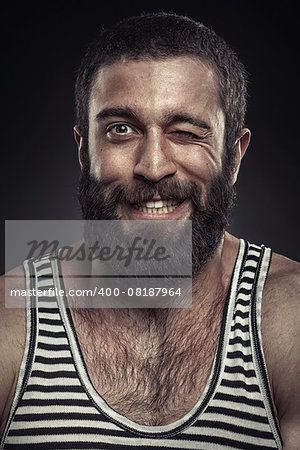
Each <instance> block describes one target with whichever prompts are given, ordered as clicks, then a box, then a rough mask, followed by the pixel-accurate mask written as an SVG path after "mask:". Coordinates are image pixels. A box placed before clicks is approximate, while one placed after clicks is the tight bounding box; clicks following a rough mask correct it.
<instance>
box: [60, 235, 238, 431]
mask: <svg viewBox="0 0 300 450" xmlns="http://www.w3.org/2000/svg"><path fill="white" fill-rule="evenodd" d="M245 250H246V243H245V241H244V240H243V239H241V240H240V246H239V251H238V255H237V257H236V261H235V265H234V269H233V273H232V277H231V282H230V287H229V290H228V294H227V298H226V301H225V305H224V308H223V315H222V320H221V327H220V334H219V338H218V343H217V347H216V350H215V356H214V360H213V364H212V367H211V370H210V375H209V377H208V380H207V382H206V385H205V388H204V390H203V392H202V394H201V395H200V398H199V399H198V401H197V402H196V404H195V405H194V406H193V407H192V409H191V410H190V411H189V412H187V413H186V414H185V415H184V416H183V417H182V418H180V419H178V420H176V421H174V422H172V423H170V424H167V425H159V426H153V425H142V424H138V423H137V422H134V421H133V420H131V419H128V418H127V417H126V416H124V415H122V414H120V413H118V412H117V411H115V410H114V409H113V408H111V407H110V406H109V404H108V403H107V402H106V401H105V400H104V398H103V397H102V396H101V395H100V394H99V393H98V391H97V390H96V389H95V388H94V386H93V384H92V382H91V379H90V377H89V374H88V371H87V367H86V364H85V361H84V358H83V355H82V351H81V348H80V343H79V341H78V337H77V334H76V331H75V326H74V322H73V319H72V315H71V312H70V309H69V307H68V301H67V298H66V296H65V294H64V295H62V296H61V295H58V296H57V298H58V305H59V309H60V313H61V316H62V320H63V323H64V326H65V329H66V333H67V336H68V339H69V343H70V347H71V352H72V355H73V359H74V363H75V367H76V370H77V373H78V376H79V378H80V380H81V383H82V386H83V388H84V390H85V392H86V394H87V395H88V397H89V398H90V400H91V402H92V404H93V405H94V406H95V407H96V409H97V410H98V411H99V412H100V413H102V414H103V415H104V416H106V417H107V418H108V419H109V420H111V421H112V422H113V423H115V424H116V425H118V426H120V427H121V428H123V429H125V430H128V431H131V432H134V433H136V434H138V435H140V436H145V437H169V436H172V435H174V434H176V433H179V432H181V431H183V430H184V429H186V428H188V427H189V426H190V425H192V424H193V423H194V422H195V421H196V420H197V419H198V418H199V417H200V415H201V414H202V413H203V412H204V410H205V409H206V407H207V405H208V403H209V401H210V399H211V398H212V396H213V394H214V391H215V389H216V386H217V385H218V380H219V376H220V373H221V368H222V365H223V362H224V358H225V351H226V346H224V345H223V344H224V342H227V339H228V334H229V331H230V323H231V317H232V314H233V308H234V304H235V299H236V295H237V288H238V283H239V279H240V274H241V273H242V269H243V264H244V260H245V257H244V255H245V253H246V251H245ZM51 265H52V270H53V279H54V285H55V287H57V292H64V293H65V292H66V291H65V285H64V280H63V276H62V270H61V264H60V261H59V259H58V258H54V259H52V260H51Z"/></svg>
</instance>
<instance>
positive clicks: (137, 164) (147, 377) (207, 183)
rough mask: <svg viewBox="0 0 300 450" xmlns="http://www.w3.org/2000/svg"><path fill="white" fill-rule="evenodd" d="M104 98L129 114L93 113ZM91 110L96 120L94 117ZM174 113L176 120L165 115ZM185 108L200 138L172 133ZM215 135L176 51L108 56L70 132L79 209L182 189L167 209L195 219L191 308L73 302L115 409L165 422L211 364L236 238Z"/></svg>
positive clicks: (194, 68)
mask: <svg viewBox="0 0 300 450" xmlns="http://www.w3.org/2000/svg"><path fill="white" fill-rule="evenodd" d="M99 74H100V72H99ZM169 75H170V76H169ZM111 108H112V109H114V108H122V109H123V110H124V108H125V109H126V108H129V111H130V113H134V114H131V117H134V119H130V120H128V118H124V117H122V115H121V116H120V117H118V116H117V117H114V116H113V117H108V118H107V117H106V118H104V115H102V117H101V112H105V111H106V113H107V112H109V111H110V112H112V111H111ZM129 111H128V109H127V112H129ZM115 112H116V111H115ZM115 112H114V113H115ZM119 112H121V111H120V110H119ZM123 112H124V111H123ZM99 113H100V115H99ZM97 114H98V119H100V121H99V120H98V121H97V120H96V121H95V120H94V119H95V117H96V116H97ZM176 115H177V116H181V120H183V122H179V123H172V120H173V122H174V117H175V118H176ZM187 115H188V116H189V117H190V118H196V119H197V120H201V121H203V122H204V123H205V124H206V125H207V126H208V127H209V133H207V135H206V136H205V138H204V139H203V142H201V141H197V140H195V141H194V140H192V139H191V137H190V136H188V137H186V136H185V137H183V136H179V135H178V136H177V135H175V136H176V138H175V137H174V134H172V133H173V131H175V130H177V129H179V130H184V131H185V130H186V129H187V130H188V131H192V132H193V130H194V125H193V124H190V123H189V124H187V123H186V120H185V119H186V118H187V117H186V116H187ZM136 116H137V117H136ZM184 116H185V117H184ZM183 118H184V119H183ZM102 119H103V121H102ZM177 119H178V117H177ZM166 120H169V123H168V122H166ZM164 121H165V122H164ZM170 122H171V124H170ZM116 123H121V124H122V123H124V124H125V125H128V126H130V127H132V131H131V130H130V133H129V135H126V136H125V137H124V136H117V138H115V136H114V138H113V140H112V141H111V140H110V138H111V136H110V135H109V136H107V134H106V130H107V129H108V127H109V129H110V130H111V126H113V125H115V124H116ZM135 127H136V128H137V129H135ZM177 127H178V128H177ZM205 128H207V127H205ZM75 131H76V130H75ZM127 132H128V130H126V133H127ZM110 133H111V132H110ZM224 136H225V120H224V114H223V111H222V109H221V108H220V105H219V97H218V93H217V90H216V85H215V83H214V80H213V79H212V74H211V72H210V71H209V70H208V69H207V68H206V69H205V70H204V66H203V65H201V63H199V61H198V62H196V61H195V60H191V59H189V58H185V57H184V58H170V59H168V60H164V61H161V60H152V61H147V64H145V61H139V62H134V63H133V62H126V64H123V65H120V64H119V63H117V64H115V65H113V66H108V67H106V68H105V70H104V71H103V72H101V75H100V77H99V79H98V80H97V83H96V84H95V85H94V89H93V93H92V97H91V105H90V127H89V142H88V143H87V142H86V141H85V140H84V139H82V138H81V139H80V140H78V141H77V142H78V144H79V155H80V157H81V162H82V177H81V182H80V190H79V198H80V201H81V205H82V209H83V215H84V217H85V218H86V219H98V220H99V219H100V220H101V219H102V220H103V219H104V220H107V219H126V220H132V219H136V217H135V214H137V213H135V210H134V209H133V208H131V209H130V207H129V206H128V205H130V204H142V203H144V202H146V201H149V200H151V199H153V197H154V196H157V195H160V196H161V198H176V199H178V200H181V201H182V202H183V201H186V200H188V202H187V203H186V204H185V206H184V207H183V209H182V210H181V211H183V212H182V213H178V216H175V220H176V218H177V219H186V218H190V217H191V218H192V219H193V262H194V267H193V269H195V270H194V275H195V274H197V276H195V277H194V279H193V308H192V309H188V308H187V309H172V308H171V309H169V310H162V309H158V310H142V309H140V310H139V309H133V310H127V311H126V310H125V311H124V310H103V309H102V310H100V311H99V312H94V313H93V314H94V318H93V319H91V315H86V313H85V312H81V313H80V314H79V313H78V310H75V309H71V313H72V316H73V320H74V323H75V328H76V330H77V331H78V338H79V342H80V345H81V348H82V352H83V355H84V359H85V361H86V364H87V367H88V372H89V374H90V377H91V380H92V382H93V384H94V386H95V389H96V390H97V391H98V392H99V393H100V394H101V395H102V396H103V398H104V400H105V401H106V402H107V403H108V404H109V405H110V406H111V407H112V408H114V409H115V410H116V411H117V412H119V413H120V414H123V415H125V416H126V417H128V418H129V419H131V420H135V421H136V422H138V423H140V424H145V425H147V424H148V425H159V424H160V425H163V424H164V425H165V424H168V423H171V422H173V421H174V420H178V419H180V418H182V417H183V416H184V415H185V414H186V413H187V412H188V411H190V410H191V408H192V407H193V406H194V405H195V403H196V402H197V401H198V399H199V397H200V396H201V394H202V392H203V390H204V388H205V384H206V382H207V379H208V377H209V374H210V370H211V367H212V363H213V358H214V354H215V350H216V347H217V340H218V335H219V332H220V324H221V319H222V311H223V307H224V303H225V299H226V295H227V291H228V287H229V284H230V277H231V273H232V270H233V264H234V261H235V257H236V254H237V250H238V245H237V242H236V241H234V242H232V244H231V245H230V249H231V250H230V251H229V250H228V249H229V247H228V246H227V243H226V242H229V241H230V238H229V237H228V236H227V238H226V242H225V241H224V239H223V237H224V236H223V234H224V228H225V226H226V224H227V220H228V214H229V211H230V209H231V206H232V197H233V194H234V191H233V188H232V185H233V178H234V176H233V171H232V164H231V161H230V159H228V155H227V153H226V155H225V151H224ZM87 144H89V145H87ZM99 149H101V150H102V151H101V152H100V150H99ZM87 150H88V151H89V158H88V159H85V158H84V155H85V154H86V153H87ZM211 155H213V157H211ZM83 163H84V164H83ZM90 168H91V170H89V169H90ZM154 169H155V170H154ZM175 212H176V210H175ZM173 218H174V216H173ZM215 227H216V228H215ZM208 236H210V237H208ZM211 238H212V239H211ZM224 248H226V249H227V251H226V252H224V253H223V250H222V249H224ZM220 273H221V274H222V276H220ZM79 315H81V317H79ZM84 317H86V319H84ZM98 317H99V322H98V321H97V318H98ZM87 320H93V321H94V322H93V323H94V325H92V326H91V325H89V327H91V328H92V329H93V332H92V333H91V332H89V333H85V329H86V325H85V324H86V323H87ZM200 354H201V358H199V355H200ZM183 362H184V363H183Z"/></svg>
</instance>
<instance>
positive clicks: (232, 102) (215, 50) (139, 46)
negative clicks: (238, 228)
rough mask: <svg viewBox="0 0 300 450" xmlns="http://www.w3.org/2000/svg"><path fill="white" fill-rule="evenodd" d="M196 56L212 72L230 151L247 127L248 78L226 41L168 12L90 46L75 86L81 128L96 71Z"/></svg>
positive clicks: (128, 22)
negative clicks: (121, 62) (124, 63)
mask: <svg viewBox="0 0 300 450" xmlns="http://www.w3.org/2000/svg"><path fill="white" fill-rule="evenodd" d="M189 55H190V56H192V57H198V58H200V59H201V60H204V61H207V62H208V63H209V64H210V65H211V67H212V68H213V69H214V71H215V73H216V75H217V80H218V84H219V86H218V87H219V96H220V101H221V105H222V108H223V111H224V114H225V121H226V136H225V139H226V142H225V144H226V147H227V149H228V150H229V152H227V156H228V153H232V152H230V150H231V149H232V148H233V146H234V142H235V140H236V138H237V135H238V133H239V132H240V130H241V129H242V128H243V126H244V119H245V113H246V97H247V87H246V84H247V83H246V76H245V69H244V66H243V64H242V63H241V62H240V61H239V60H238V58H237V57H236V55H235V53H234V51H233V50H232V49H231V48H230V47H229V46H228V44H227V43H226V42H225V41H224V39H223V38H221V37H220V36H218V35H217V34H216V33H215V32H214V31H213V30H212V29H211V28H208V27H206V26H204V25H203V24H201V23H199V22H195V21H194V20H191V19H189V18H188V17H184V16H179V15H176V14H169V13H163V12H162V13H153V14H152V13H151V14H142V15H139V16H136V17H130V18H128V19H124V20H122V21H121V22H119V23H116V24H115V25H113V26H112V27H110V28H108V29H103V30H102V31H101V32H100V34H99V36H98V37H97V39H96V40H95V41H94V42H92V43H91V45H90V46H89V47H88V50H87V52H86V54H85V56H84V58H83V59H82V62H81V65H80V67H79V70H78V76H77V81H76V88H75V100H76V114H77V125H78V127H79V130H80V132H81V134H82V136H83V137H84V138H87V135H88V105H89V97H90V91H91V87H92V86H93V82H94V80H95V77H96V75H97V72H98V70H99V69H100V68H101V67H103V66H105V65H110V64H113V63H115V62H117V61H119V60H121V59H126V60H141V59H147V58H152V59H163V58H168V57H174V56H175V57H176V56H189Z"/></svg>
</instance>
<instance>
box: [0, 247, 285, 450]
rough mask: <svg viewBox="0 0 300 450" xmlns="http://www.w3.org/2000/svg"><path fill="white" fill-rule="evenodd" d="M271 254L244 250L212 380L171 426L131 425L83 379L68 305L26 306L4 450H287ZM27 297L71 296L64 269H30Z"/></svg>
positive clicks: (45, 265)
mask: <svg viewBox="0 0 300 450" xmlns="http://www.w3.org/2000/svg"><path fill="white" fill-rule="evenodd" d="M270 259H271V250H270V249H268V248H266V247H264V246H262V247H258V246H255V245H252V244H251V245H249V244H248V243H247V242H246V241H244V240H241V241H240V249H239V253H238V256H237V259H236V263H235V268H234V271H233V274H232V280H231V285H230V289H229V292H228V296H227V300H226V303H225V306H224V311H223V318H222V324H221V330H220V336H219V342H218V346H217V349H216V354H215V357H214V363H213V365H212V369H211V373H210V376H209V379H208V381H207V384H206V387H205V389H204V392H203V393H202V395H201V397H200V398H199V400H198V402H197V403H196V405H195V406H194V407H193V408H192V409H191V410H190V411H189V412H188V413H187V414H186V415H185V416H184V417H182V418H181V419H179V420H177V421H176V422H173V423H171V424H168V425H162V426H146V425H141V424H138V423H136V422H133V421H131V420H129V419H128V418H126V417H124V416H123V415H121V414H119V413H117V412H116V411H115V410H113V409H112V408H110V406H109V405H108V404H107V403H106V402H105V401H104V399H103V398H102V397H101V396H100V395H99V393H98V392H97V391H96V390H95V389H94V387H93V385H92V383H91V381H90V379H89V375H88V373H87V370H86V366H85V363H84V360H83V358H82V353H81V350H80V347H79V344H78V340H77V336H76V333H75V329H74V325H73V322H72V317H71V314H70V310H69V308H67V307H66V302H65V298H63V297H60V296H57V297H54V296H52V297H39V298H38V299H37V298H32V297H31V298H28V299H27V303H28V304H27V336H26V345H25V352H24V356H23V360H22V364H21V368H20V372H19V377H18V382H17V386H16V392H15V396H14V399H13V403H12V407H11V410H10V414H9V417H8V420H7V424H6V428H5V430H4V434H3V437H2V441H1V449H5V450H6V449H7V450H8V449H14V450H18V449H24V450H25V449H28V450H35V449H36V450H43V449H47V450H54V449H55V450H60V449H72V450H77V449H84V450H96V449H114V450H116V449H119V450H125V449H144V450H145V449H148V450H149V449H152V450H154V449H173V450H174V449H204V450H205V449H214V450H215V449H225V448H226V449H228V448H229V449H230V448H234V449H256V450H257V449H274V448H276V449H281V448H282V441H281V437H280V433H279V430H278V427H277V424H276V420H275V416H274V411H273V406H272V401H271V395H270V389H269V383H268V377H267V372H266V366H265V361H264V356H263V351H262V345H261V327H260V325H261V299H262V291H263V287H264V282H265V279H266V276H267V273H268V269H269V264H270ZM24 266H25V271H26V279H27V289H33V288H35V289H40V290H42V289H43V290H46V289H48V288H49V289H50V288H51V287H52V288H57V292H58V291H59V290H60V289H61V290H64V285H63V278H62V276H61V271H60V270H61V269H60V266H59V261H58V260H57V258H55V257H42V258H40V259H38V260H35V261H32V260H29V261H27V262H25V263H24Z"/></svg>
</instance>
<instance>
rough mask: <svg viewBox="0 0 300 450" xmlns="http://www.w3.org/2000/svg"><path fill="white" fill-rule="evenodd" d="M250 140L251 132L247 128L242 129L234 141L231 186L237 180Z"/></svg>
mask: <svg viewBox="0 0 300 450" xmlns="http://www.w3.org/2000/svg"><path fill="white" fill-rule="evenodd" d="M250 138H251V131H250V130H249V129H248V128H243V129H242V130H241V132H240V134H239V137H238V138H237V140H236V141H235V144H234V151H235V164H234V165H235V169H234V172H233V176H232V184H234V183H235V182H236V180H237V176H238V173H239V170H240V165H241V161H242V158H243V156H244V154H245V153H246V150H247V148H248V145H249V143H250Z"/></svg>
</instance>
